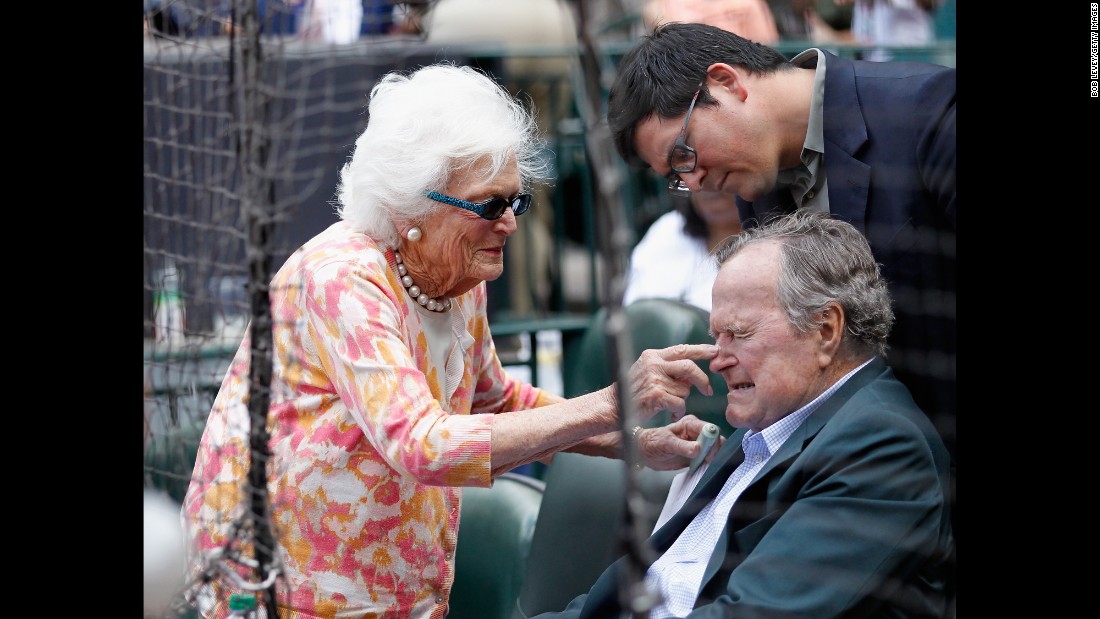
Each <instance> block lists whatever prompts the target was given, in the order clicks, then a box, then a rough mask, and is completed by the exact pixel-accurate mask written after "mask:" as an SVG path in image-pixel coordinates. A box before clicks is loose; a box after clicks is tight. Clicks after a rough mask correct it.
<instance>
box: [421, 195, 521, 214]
mask: <svg viewBox="0 0 1100 619" xmlns="http://www.w3.org/2000/svg"><path fill="white" fill-rule="evenodd" d="M424 195H426V196H428V197H429V198H431V199H432V200H435V201H436V202H442V203H444V204H450V205H451V206H457V207H458V208H464V209H466V210H467V211H473V212H474V213H477V215H478V216H479V217H481V218H482V219H488V220H489V221H493V220H495V219H500V218H501V217H502V216H503V215H504V209H506V208H508V207H509V206H510V207H512V213H514V214H515V216H516V217H519V216H520V215H522V214H524V213H526V212H527V209H529V208H531V200H532V196H531V194H529V193H521V194H518V195H517V196H516V197H514V198H512V199H511V200H505V199H504V198H493V199H492V200H486V201H484V202H477V203H475V202H470V201H468V200H460V199H458V198H452V197H451V196H445V195H443V194H441V193H438V192H435V191H429V192H428V193H426V194H424Z"/></svg>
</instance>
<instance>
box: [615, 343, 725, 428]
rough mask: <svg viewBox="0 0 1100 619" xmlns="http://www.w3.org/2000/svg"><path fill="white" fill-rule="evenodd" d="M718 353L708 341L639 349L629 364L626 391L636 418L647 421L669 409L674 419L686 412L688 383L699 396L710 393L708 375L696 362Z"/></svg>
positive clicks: (711, 393)
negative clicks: (629, 394) (630, 396)
mask: <svg viewBox="0 0 1100 619" xmlns="http://www.w3.org/2000/svg"><path fill="white" fill-rule="evenodd" d="M717 354H718V347H717V346H714V345H712V344H677V345H675V346H669V347H668V348H662V349H659V350H655V349H649V350H644V351H642V354H641V355H640V356H639V357H638V360H637V361H635V362H634V365H632V366H631V367H630V393H631V394H632V395H633V396H634V405H635V406H636V407H637V412H638V416H639V418H640V419H642V420H643V421H644V420H647V419H650V418H651V417H653V416H654V415H656V414H657V413H659V412H661V411H666V410H667V411H669V412H670V413H671V414H672V419H673V420H674V421H675V420H677V419H679V418H680V417H682V416H683V414H684V413H685V412H686V411H687V404H686V399H687V397H688V394H689V393H691V386H692V385H695V387H696V388H697V389H698V390H699V392H700V393H702V394H703V395H714V389H713V388H711V386H710V376H709V375H708V374H707V373H706V372H704V371H703V370H702V369H701V368H700V367H699V366H698V365H697V364H696V363H695V361H696V360H699V361H708V360H710V359H713V358H714V356H715V355H717Z"/></svg>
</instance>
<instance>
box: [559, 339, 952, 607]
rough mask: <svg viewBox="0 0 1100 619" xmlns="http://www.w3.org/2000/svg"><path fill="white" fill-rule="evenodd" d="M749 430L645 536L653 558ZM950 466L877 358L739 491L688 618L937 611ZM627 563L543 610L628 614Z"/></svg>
mask: <svg viewBox="0 0 1100 619" xmlns="http://www.w3.org/2000/svg"><path fill="white" fill-rule="evenodd" d="M744 434H745V430H738V431H737V432H736V433H734V434H733V435H732V436H731V437H730V438H729V440H727V442H726V444H725V445H724V446H723V447H722V450H721V451H719V453H718V454H717V455H716V457H715V460H714V462H712V463H711V465H710V467H709V468H708V469H707V471H706V473H705V474H704V476H703V478H702V479H701V480H700V481H699V484H698V485H697V486H696V488H695V490H694V491H693V492H692V495H691V497H690V498H689V499H688V500H687V502H686V503H685V504H684V506H683V507H682V508H681V509H680V511H679V512H677V514H676V515H675V516H673V517H672V518H671V519H670V520H669V521H668V522H667V523H665V525H664V526H662V527H661V528H660V529H658V530H657V531H655V532H654V534H653V535H652V536H651V537H650V538H649V539H648V541H647V544H648V545H649V547H650V548H651V549H652V550H653V551H654V552H653V553H651V554H653V555H654V556H653V557H652V559H654V560H655V559H656V556H658V555H659V554H660V553H662V552H664V551H665V550H667V549H668V548H669V546H671V545H672V543H673V542H674V541H675V540H676V538H677V537H678V536H679V535H680V533H682V532H683V530H684V529H685V528H686V527H687V525H688V523H689V522H691V520H692V519H693V518H694V517H695V516H696V515H697V514H698V513H699V512H700V510H702V508H703V507H704V506H705V505H706V504H707V503H709V502H710V501H711V500H712V499H714V497H715V496H717V495H718V491H719V490H720V489H721V488H722V485H723V483H724V482H725V481H726V479H727V478H728V477H729V475H730V474H731V473H732V472H733V471H734V469H736V468H737V466H738V465H739V464H741V462H742V460H743V459H744V452H743V451H742V449H741V439H742V437H743V436H744ZM948 467H949V459H948V454H947V450H946V448H945V447H944V444H943V441H942V440H941V439H940V438H939V435H938V434H937V433H936V430H935V428H933V426H932V424H931V423H930V422H929V420H928V417H927V416H926V415H925V414H924V413H922V412H921V410H920V409H919V408H917V406H916V404H914V403H913V399H912V397H911V396H910V395H909V391H908V390H907V389H906V388H905V386H903V385H902V384H901V383H900V382H898V380H897V379H896V378H894V375H893V372H892V371H891V370H890V369H889V368H888V367H887V366H886V364H885V363H884V362H883V361H882V360H881V359H876V360H874V361H872V362H871V363H870V364H868V365H867V366H866V367H864V368H863V369H862V370H860V371H859V372H857V373H856V374H855V375H854V376H852V378H851V379H849V380H848V382H847V383H845V384H844V385H843V386H842V387H841V388H840V389H839V390H838V391H837V392H836V393H835V394H833V395H832V396H831V397H830V398H828V399H827V400H825V401H824V402H823V403H822V404H821V405H820V406H819V407H818V409H817V410H815V411H814V412H813V413H812V414H811V415H810V416H809V417H807V418H806V421H805V422H803V424H802V425H801V426H800V427H799V428H798V429H797V430H795V432H794V434H792V435H791V437H790V438H789V439H787V441H786V442H785V443H784V444H783V446H782V447H781V448H780V449H779V451H777V452H776V453H775V455H773V456H772V458H771V459H770V460H769V461H768V463H767V464H766V465H765V467H764V468H763V469H762V470H761V471H760V473H759V474H758V475H757V476H756V478H755V479H754V480H753V481H752V483H750V484H749V486H748V487H747V488H746V489H745V491H744V492H743V493H742V494H741V496H740V498H738V500H737V502H736V503H735V504H734V506H733V509H732V510H730V515H729V519H728V520H727V523H726V527H725V530H724V531H723V533H722V536H721V538H720V539H719V541H718V544H717V547H716V548H715V549H713V553H712V554H710V555H709V557H708V561H709V563H708V566H707V569H706V572H705V575H704V578H703V586H702V588H701V591H700V594H699V599H698V601H697V603H696V606H695V610H694V611H693V612H692V613H691V614H690V615H689V617H692V618H702V617H803V618H812V619H826V618H828V617H939V616H942V615H943V614H944V613H945V611H946V608H945V607H946V596H945V586H946V579H947V578H948V573H949V567H951V566H949V557H950V556H951V550H952V547H953V545H954V539H953V537H952V533H951V525H950V514H949V509H950V508H949V504H950V503H949V501H948V500H947V499H948V474H949V473H948ZM608 534H611V532H610V531H609V532H608ZM704 550H709V549H704ZM625 561H626V558H625V557H623V558H620V559H619V560H618V561H616V562H615V563H613V564H612V565H611V566H610V567H608V568H607V570H605V571H604V573H603V574H602V575H601V576H600V577H599V579H597V581H596V583H595V584H594V585H593V586H592V588H591V589H590V590H589V592H588V593H587V594H584V595H581V596H579V597H577V598H575V599H574V600H573V601H572V602H570V603H569V605H568V606H567V607H566V609H565V610H564V611H563V612H560V613H549V614H543V615H539V617H540V618H549V617H577V618H590V617H591V618H595V617H607V618H616V619H617V618H619V617H620V616H629V614H630V613H629V612H627V611H624V610H623V608H622V606H621V601H620V599H619V584H620V583H619V581H620V578H621V577H622V576H623V574H624V573H625V568H626V567H628V566H627V564H626V563H625ZM646 567H647V568H648V565H647V566H646ZM624 613H625V614H624Z"/></svg>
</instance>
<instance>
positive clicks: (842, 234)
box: [715, 210, 894, 356]
mask: <svg viewBox="0 0 1100 619" xmlns="http://www.w3.org/2000/svg"><path fill="white" fill-rule="evenodd" d="M762 241H777V242H778V243H779V246H780V247H779V284H778V302H779V305H780V306H781V307H782V308H783V310H784V311H785V312H786V313H787V317H788V319H789V320H790V323H791V325H792V326H793V327H794V328H795V329H796V330H797V331H798V332H800V333H807V332H809V331H810V330H811V329H814V328H817V327H818V326H820V324H821V322H822V319H823V314H822V310H823V309H825V306H826V304H828V303H830V302H836V303H838V304H839V305H840V307H841V308H842V309H843V310H844V316H845V331H846V333H845V337H844V338H843V340H842V344H841V345H842V346H844V347H846V349H847V350H848V351H849V352H852V353H855V354H858V353H874V354H878V355H883V356H885V355H886V350H887V348H888V347H887V344H886V340H887V337H889V335H890V329H891V327H892V326H893V324H894V311H893V309H891V307H890V303H891V299H890V292H889V290H888V289H887V286H886V280H885V279H883V277H882V274H881V273H880V271H879V265H878V263H876V262H875V257H874V255H873V254H872V253H871V246H870V245H869V244H868V243H867V239H866V238H865V237H864V236H863V234H861V233H860V232H859V230H857V229H856V228H855V227H854V226H852V225H851V224H849V223H848V222H845V221H841V220H838V219H832V218H831V217H829V216H828V215H826V214H824V213H816V212H809V211H803V210H798V211H795V212H794V213H791V214H790V215H786V216H784V217H779V218H776V219H773V220H771V221H769V222H767V223H765V224H764V225H762V226H759V227H755V228H747V229H745V230H744V231H742V232H741V233H740V234H739V235H737V236H734V237H731V239H730V240H727V241H726V243H725V244H724V245H723V246H721V247H720V248H719V249H717V250H715V259H716V261H717V263H718V267H719V268H721V266H722V264H723V263H724V262H725V261H726V260H729V259H730V258H731V257H733V256H735V255H737V253H738V252H740V251H741V250H742V249H744V248H746V247H748V246H749V245H753V244H756V243H760V242H762Z"/></svg>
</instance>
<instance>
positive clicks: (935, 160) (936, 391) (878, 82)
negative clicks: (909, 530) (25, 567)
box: [737, 52, 956, 456]
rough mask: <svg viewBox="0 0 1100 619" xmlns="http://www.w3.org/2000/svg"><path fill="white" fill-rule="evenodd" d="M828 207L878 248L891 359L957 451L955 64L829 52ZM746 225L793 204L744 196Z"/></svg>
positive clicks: (781, 198) (780, 196)
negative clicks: (887, 294) (890, 302)
mask: <svg viewBox="0 0 1100 619" xmlns="http://www.w3.org/2000/svg"><path fill="white" fill-rule="evenodd" d="M825 56H826V61H825V95H824V96H825V98H824V110H823V114H824V127H823V131H824V136H825V157H824V166H825V175H826V179H827V180H828V195H829V210H830V211H831V212H832V215H833V217H835V218H837V219H842V220H844V221H847V222H848V223H850V224H852V225H853V226H855V227H856V228H858V229H859V230H860V231H861V232H863V234H864V236H866V237H867V239H868V240H869V241H870V243H871V250H872V251H873V252H874V255H875V259H876V260H878V261H879V262H880V263H881V264H882V269H883V275H884V276H885V277H886V280H887V281H888V282H889V284H890V291H891V293H892V295H893V297H894V310H895V313H896V318H897V321H896V323H895V324H894V328H893V330H892V332H891V336H890V351H889V353H888V354H889V362H890V367H892V368H893V369H894V371H895V372H897V375H898V378H899V379H901V381H902V382H903V383H905V385H906V386H907V387H909V390H910V391H911V392H912V393H913V398H914V399H915V400H916V401H917V404H919V405H920V407H921V408H922V409H923V410H924V412H925V413H927V414H928V416H929V417H930V418H932V420H933V422H934V423H935V424H936V426H937V428H939V430H940V432H941V435H942V436H943V439H944V442H945V443H947V447H948V451H950V452H951V454H952V456H954V454H955V289H956V287H955V69H948V68H945V67H941V66H937V65H932V64H924V63H913V62H863V61H851V60H847V59H844V58H840V57H838V56H835V55H833V54H830V53H828V52H825ZM737 204H738V210H739V212H740V214H741V221H742V224H743V225H744V226H745V227H752V226H753V225H755V224H756V223H757V222H762V221H766V220H767V219H768V218H770V217H774V216H776V215H780V214H783V213H786V212H790V211H791V210H793V209H794V208H795V207H794V201H793V199H792V198H791V196H790V191H789V190H788V189H786V188H783V189H778V190H776V191H774V192H772V193H770V194H768V195H766V196H762V197H761V198H760V199H758V200H756V201H755V202H745V201H743V200H741V199H740V198H739V199H738V200H737Z"/></svg>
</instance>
